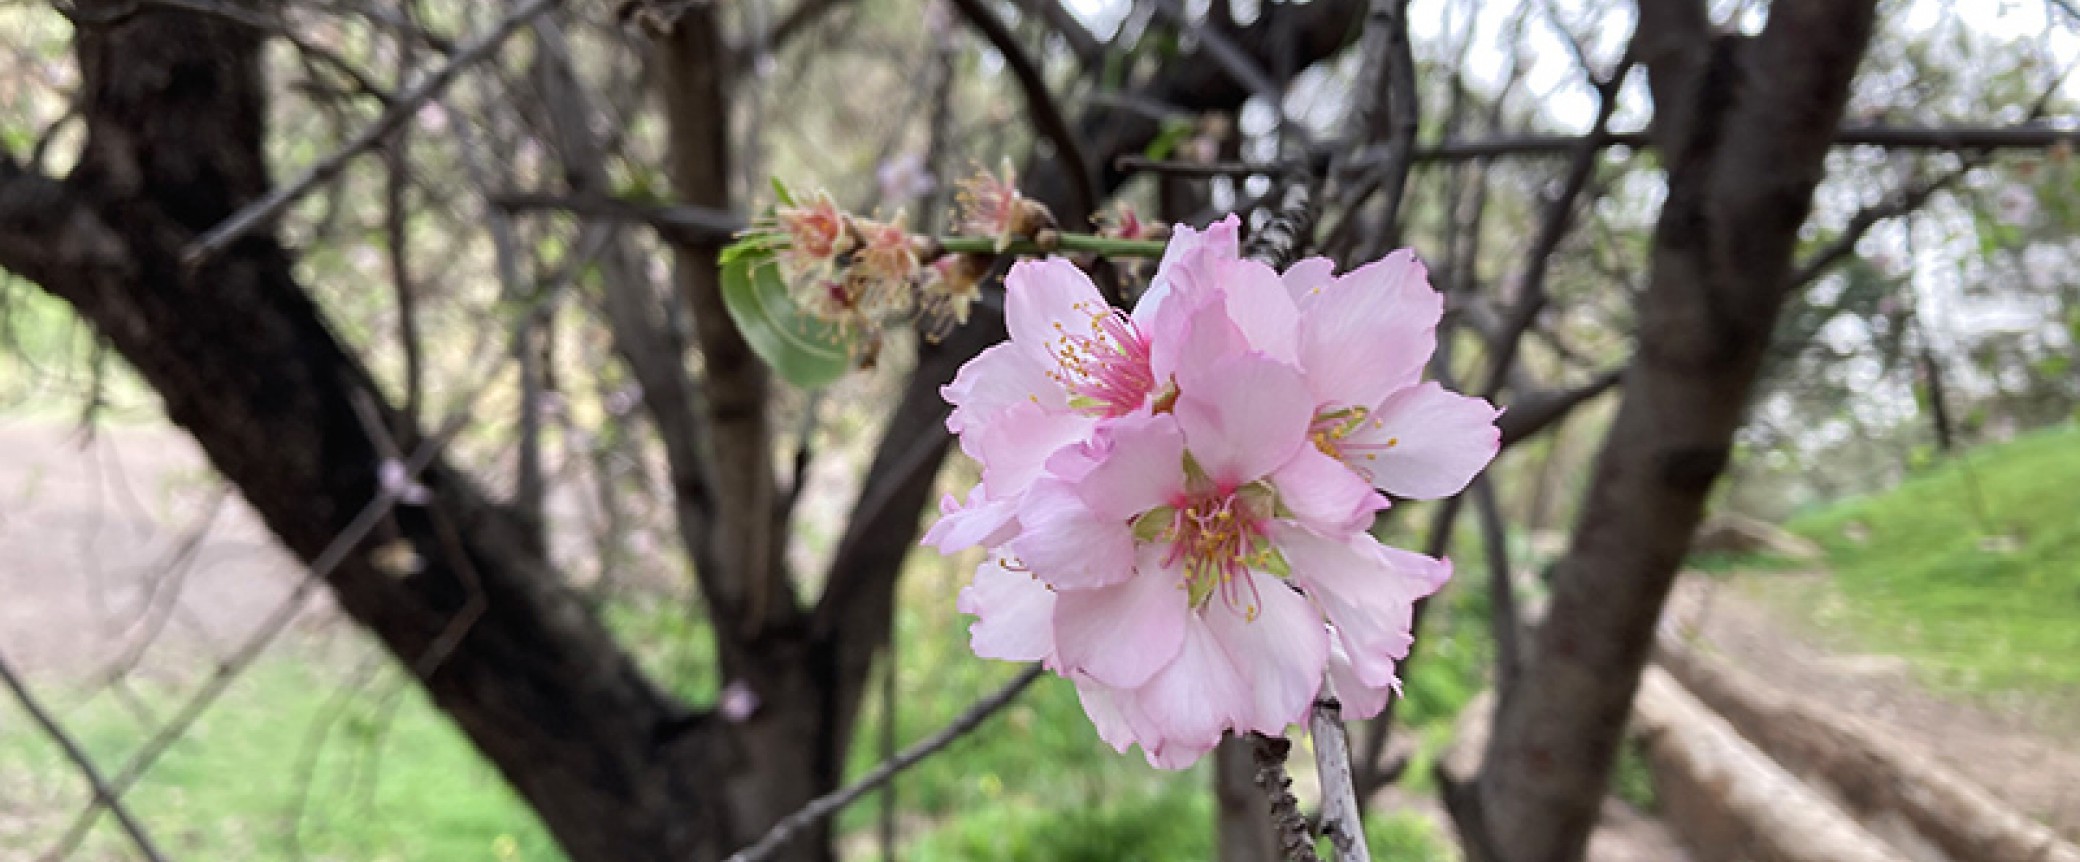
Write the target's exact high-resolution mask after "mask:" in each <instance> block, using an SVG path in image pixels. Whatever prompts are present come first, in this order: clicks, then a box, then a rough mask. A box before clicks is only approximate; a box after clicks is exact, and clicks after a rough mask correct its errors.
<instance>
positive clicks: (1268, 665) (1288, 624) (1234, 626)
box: [1201, 574, 1329, 736]
mask: <svg viewBox="0 0 2080 862" xmlns="http://www.w3.org/2000/svg"><path fill="white" fill-rule="evenodd" d="M1250 577H1252V578H1254V579H1255V580H1256V595H1257V598H1258V602H1259V604H1258V607H1257V613H1256V618H1255V619H1249V618H1246V617H1245V616H1244V615H1243V614H1242V613H1239V612H1237V611H1236V610H1235V609H1234V608H1230V607H1228V606H1227V605H1226V604H1225V603H1223V602H1220V601H1214V602H1209V603H1207V605H1206V607H1205V609H1204V610H1203V611H1202V612H1201V613H1202V616H1204V617H1205V619H1206V625H1207V627H1208V628H1210V629H1211V630H1212V631H1213V636H1214V639H1215V640H1218V641H1220V644H1221V648H1222V649H1224V650H1226V651H1227V653H1228V659H1229V661H1230V662H1232V663H1233V665H1234V667H1235V669H1236V671H1237V672H1239V673H1240V674H1241V676H1242V680H1243V683H1244V684H1245V686H1246V688H1247V690H1248V691H1249V692H1250V694H1251V700H1250V708H1249V709H1248V710H1247V713H1246V715H1245V716H1244V717H1243V718H1242V720H1241V721H1240V722H1239V725H1240V727H1241V728H1242V729H1248V730H1254V731H1256V732H1258V733H1262V734H1267V735H1272V736H1276V735H1278V734H1280V733H1284V732H1285V729H1286V727H1287V726H1288V725H1292V724H1302V723H1305V722H1306V721H1307V710H1308V708H1309V707H1310V706H1311V705H1312V704H1313V703H1314V696H1315V692H1316V690H1318V689H1319V688H1320V687H1321V684H1322V670H1323V664H1324V663H1325V662H1327V661H1328V659H1329V632H1328V629H1327V628H1325V627H1324V626H1323V625H1322V614H1321V612H1320V611H1317V610H1315V608H1314V605H1312V604H1309V603H1308V601H1307V599H1306V598H1305V597H1303V596H1301V595H1300V594H1299V593H1296V592H1294V591H1293V589H1292V587H1289V586H1287V585H1286V582H1285V581H1282V580H1279V579H1278V578H1275V577H1272V576H1269V575H1260V574H1251V575H1250Z"/></svg>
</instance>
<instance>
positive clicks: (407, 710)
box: [0, 655, 559, 862]
mask: <svg viewBox="0 0 2080 862" xmlns="http://www.w3.org/2000/svg"><path fill="white" fill-rule="evenodd" d="M341 676H343V674H341V673H339V672H337V671H335V670H321V669H319V668H318V667H317V666H315V665H313V664H310V663H306V662H303V661H300V660H298V658H297V657H294V656H288V655H284V656H282V657H279V658H275V659H270V660H267V661H264V662H262V663H261V664H259V665H257V666H255V667H254V668H253V669H252V671H250V672H249V673H248V675H247V676H246V677H245V678H244V679H242V680H240V681H239V683H238V684H237V686H235V687H234V688H232V689H231V690H230V692H229V693H228V694H227V695H226V696H225V697H224V699H223V700H222V701H220V702H219V703H218V704H217V705H216V706H215V707H214V708H213V709H211V710H210V711H209V712H207V713H205V715H204V716H203V718H202V720H201V722H200V723H198V724H197V725H196V726H195V727H194V729H193V731H192V732H190V733H189V734H188V735H187V736H186V737H185V738H183V739H182V740H181V741H180V742H178V743H177V744H175V745H174V746H173V748H172V749H170V750H169V751H168V752H167V753H166V755H165V757H164V758H163V759H161V760H160V761H159V763H158V765H157V766H155V767H154V768H153V769H152V771H151V772H150V773H148V774H147V775H146V777H145V780H144V781H143V782H142V783H141V784H140V785H139V786H138V788H137V790H135V791H134V792H133V793H131V794H130V796H129V797H128V804H129V805H130V807H131V809H132V811H133V812H134V813H135V814H136V815H137V816H138V817H139V819H140V820H142V821H143V822H144V823H146V824H147V826H148V828H149V829H150V830H151V831H152V834H153V837H154V839H155V840H156V841H157V842H158V843H159V844H160V845H161V847H162V849H164V850H165V851H166V852H167V853H168V854H170V855H171V856H173V857H175V858H182V859H285V858H293V856H294V854H293V852H292V845H291V844H290V838H289V824H290V823H291V821H292V819H295V818H293V812H294V810H295V801H296V799H297V798H298V789H299V787H300V786H301V780H300V776H301V775H303V774H308V775H309V776H311V781H310V785H309V787H310V793H309V797H308V804H307V805H306V806H305V807H304V811H303V816H302V817H301V818H300V820H297V821H296V822H297V824H298V826H297V829H296V835H297V838H298V839H299V841H300V844H301V846H302V852H303V858H305V859H310V860H340V862H349V860H351V862H410V861H411V860H428V862H431V860H450V859H453V860H477V859H482V860H498V862H510V860H547V859H555V858H559V854H558V853H557V852H556V850H555V847H554V844H553V842H551V841H550V839H549V837H548V835H547V833H546V832H545V831H544V830H543V829H542V828H541V826H540V825H539V823H538V822H537V821H536V820H535V818H534V816H533V814H531V813H530V812H529V811H528V809H527V808H526V806H525V805H523V804H522V803H521V802H520V800H519V799H518V798H517V797H515V795H514V794H513V793H512V791H511V790H509V789H508V788H507V787H506V785H505V783H504V781H503V780H502V779H501V778H500V777H499V776H498V774H497V773H496V772H495V771H493V770H492V769H491V768H490V766H489V765H488V764H486V763H485V762H484V761H483V760H482V759H481V758H479V757H478V756H477V755H476V753H475V752H474V751H473V750H472V749H470V747H469V746H468V744H467V743H466V742H465V741H464V740H463V739H462V737H461V735H460V733H459V732H457V731H456V730H455V729H454V727H453V726H452V725H450V724H449V723H448V722H447V721H446V720H445V719H444V718H442V717H441V716H440V715H439V714H438V713H437V712H436V711H435V710H434V709H433V708H432V707H431V706H430V705H429V704H428V703H427V702H426V700H425V699H424V698H423V697H422V696H421V695H420V694H419V693H418V691H417V689H415V688H410V687H405V688H401V689H393V688H392V687H391V686H392V685H393V684H394V678H391V679H387V680H380V681H378V683H377V684H376V685H375V686H372V687H371V688H370V690H369V694H367V695H366V696H362V697H358V698H351V699H345V700H341V699H336V697H335V695H336V693H337V692H338V686H339V683H338V679H339V678H340V677H341ZM184 690H185V689H184ZM389 691H396V692H397V695H396V697H395V698H394V699H393V698H390V697H383V696H381V695H382V693H384V692H389ZM146 694H147V695H148V696H149V697H151V699H152V701H153V702H154V703H157V704H171V703H173V702H174V697H175V695H174V694H173V693H172V692H170V691H168V692H161V691H156V690H151V689H149V688H148V689H147V692H146ZM47 696H48V697H49V699H50V700H52V701H53V702H54V706H55V707H56V708H58V709H61V710H62V713H63V714H62V715H61V719H62V720H63V721H64V723H65V724H66V726H67V727H68V728H69V729H71V730H72V732H73V733H75V734H76V735H77V736H78V737H79V738H80V740H81V742H82V744H83V745H85V746H86V747H87V748H88V749H89V750H90V751H91V753H92V754H93V755H94V756H95V758H96V759H97V761H98V762H99V763H100V764H102V765H103V771H104V772H113V771H115V769H116V767H117V765H118V764H120V763H121V762H122V760H123V758H126V757H128V756H129V754H130V752H132V751H134V750H135V749H136V748H137V747H138V745H140V744H141V743H142V741H143V739H144V737H145V735H146V733H147V732H148V729H147V727H146V724H145V722H144V721H142V720H141V717H140V716H138V715H136V714H135V713H133V712H131V711H129V710H128V709H126V708H125V707H123V706H122V705H121V704H119V703H118V702H117V701H116V700H115V698H114V697H113V696H112V695H110V694H108V693H105V692H104V693H102V694H99V695H96V696H93V697H91V698H88V699H86V700H84V701H79V700H74V701H72V702H70V703H68V702H66V698H65V697H64V696H63V694H62V693H60V692H57V691H52V692H50V693H49V694H48V695H47ZM342 704H345V706H344V708H342ZM161 708H162V709H163V708H164V707H163V706H162V707H161ZM321 715H334V716H336V720H334V721H332V722H331V723H330V725H329V726H330V731H329V734H328V736H327V738H326V741H325V744H324V745H323V746H322V747H318V748H316V749H313V748H312V747H311V745H310V740H311V739H312V738H313V728H314V727H316V726H317V725H318V718H319V716H321ZM314 750H315V752H316V759H315V760H314V761H312V760H309V759H308V758H310V756H311V753H312V752H313V751H314ZM309 763H314V766H305V765H304V764H309ZM0 788H6V789H5V790H4V791H0V798H5V799H8V800H9V802H8V805H7V806H6V807H7V809H8V812H7V813H6V814H5V815H0V820H5V821H15V822H12V823H8V824H7V828H5V829H4V830H0V858H10V859H12V858H29V857H31V856H32V855H33V854H35V853H38V852H41V851H42V850H43V849H45V848H46V847H47V846H49V844H50V842H52V841H54V840H55V839H56V838H57V836H58V835H59V834H60V833H61V832H62V831H63V830H64V828H65V825H66V823H67V821H69V819H70V813H71V811H73V810H75V809H76V807H77V805H78V804H79V802H81V801H83V800H84V798H85V793H84V789H83V788H82V787H81V786H80V782H79V780H78V777H77V775H76V773H74V772H73V770H72V768H71V766H70V764H69V763H67V762H66V761H65V760H64V758H63V756H62V755H61V754H60V752H59V751H58V750H57V749H56V747H55V746H53V745H51V744H50V743H49V742H48V741H47V740H45V739H44V738H43V737H42V736H41V735H39V734H38V733H37V732H36V731H35V730H34V728H32V727H31V726H29V724H28V722H27V717H26V716H25V715H24V714H22V713H21V712H20V711H19V710H18V709H17V708H16V706H15V705H14V702H13V701H12V700H11V699H9V700H6V701H5V703H4V705H0ZM17 818H19V820H18V819H17ZM132 855H133V854H132V853H131V851H130V850H129V849H128V845H127V842H126V841H125V839H124V838H123V837H122V836H121V834H120V833H119V832H118V831H117V830H116V828H115V827H114V825H113V823H112V822H111V821H110V820H109V819H108V818H105V817H104V818H103V819H102V822H101V824H100V825H99V826H98V827H97V828H96V830H95V833H94V835H93V836H92V837H91V838H90V840H89V841H88V844H87V846H86V849H85V852H84V853H82V854H81V855H80V856H79V857H78V858H81V859H109V858H119V859H127V858H132Z"/></svg>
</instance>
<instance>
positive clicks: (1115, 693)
mask: <svg viewBox="0 0 2080 862" xmlns="http://www.w3.org/2000/svg"><path fill="white" fill-rule="evenodd" d="M1074 680H1075V682H1076V697H1077V699H1078V700H1079V701H1081V702H1082V703H1083V714H1084V715H1087V716H1090V719H1091V726H1092V727H1095V728H1097V730H1098V738H1099V739H1102V740H1104V741H1105V744H1106V745H1110V746H1112V750H1113V751H1117V752H1119V753H1121V754H1125V753H1126V751H1127V747H1128V746H1131V745H1133V744H1135V743H1137V742H1140V741H1141V740H1143V739H1149V740H1151V741H1153V740H1154V739H1155V735H1154V729H1153V727H1152V726H1151V725H1150V724H1149V721H1148V717H1147V716H1145V715H1143V714H1142V713H1141V706H1140V704H1138V703H1136V702H1135V700H1134V693H1133V692H1132V691H1124V690H1121V689H1116V688H1113V687H1111V686H1108V685H1104V684H1102V683H1099V682H1097V681H1096V680H1093V679H1091V678H1089V677H1087V676H1081V675H1078V676H1076V677H1074Z"/></svg>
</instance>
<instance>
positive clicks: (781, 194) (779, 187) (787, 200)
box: [766, 177, 794, 207]
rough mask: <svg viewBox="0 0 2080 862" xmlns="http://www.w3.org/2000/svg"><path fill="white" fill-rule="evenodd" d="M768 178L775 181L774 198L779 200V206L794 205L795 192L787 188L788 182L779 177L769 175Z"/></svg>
mask: <svg viewBox="0 0 2080 862" xmlns="http://www.w3.org/2000/svg"><path fill="white" fill-rule="evenodd" d="M766 179H768V180H771V181H772V183H773V200H775V201H777V202H778V205H779V206H783V207H791V206H794V192H791V191H788V190H787V184H786V183H784V182H781V181H780V178H779V177H767V178H766Z"/></svg>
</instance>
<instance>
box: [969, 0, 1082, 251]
mask: <svg viewBox="0 0 2080 862" xmlns="http://www.w3.org/2000/svg"><path fill="white" fill-rule="evenodd" d="M952 2H953V5H954V8H956V9H959V10H960V12H961V15H962V16H963V17H966V18H967V19H968V23H969V24H971V25H973V26H974V27H975V29H976V30H978V31H980V32H981V33H982V37H983V38H984V39H987V40H989V43H990V45H991V46H993V47H995V48H996V49H997V53H998V54H999V55H1001V56H1003V58H1004V65H1005V67H1006V68H1008V69H1010V70H1011V75H1012V77H1014V78H1016V79H1017V80H1018V87H1019V90H1020V91H1022V92H1024V93H1025V97H1026V110H1027V111H1028V112H1029V113H1031V114H1032V115H1033V123H1034V125H1037V126H1039V127H1040V134H1041V136H1042V137H1045V138H1046V139H1047V141H1048V143H1050V144H1053V145H1054V155H1055V163H1056V164H1058V165H1060V166H1061V168H1062V172H1063V173H1065V174H1067V175H1068V177H1069V192H1070V196H1071V199H1072V200H1073V201H1074V202H1075V206H1076V209H1077V210H1078V211H1079V212H1077V213H1075V214H1073V215H1074V216H1075V217H1073V218H1068V219H1064V220H1063V223H1064V224H1076V223H1079V222H1081V221H1082V220H1083V219H1087V218H1089V217H1090V216H1091V214H1092V213H1095V212H1097V211H1098V186H1097V183H1096V181H1095V180H1093V179H1092V177H1091V163H1090V161H1089V160H1088V159H1086V158H1084V155H1083V144H1082V143H1080V142H1079V141H1078V139H1077V136H1076V132H1075V131H1074V130H1073V129H1071V128H1070V127H1069V121H1068V119H1067V118H1065V117H1064V116H1063V115H1062V107H1061V105H1060V104H1058V103H1056V102H1055V99H1054V94H1053V93H1051V92H1049V91H1048V89H1047V80H1046V79H1045V78H1044V77H1042V76H1041V74H1040V66H1039V64H1038V63H1035V62H1034V61H1033V57H1032V55H1031V54H1028V53H1026V49H1025V47H1024V46H1022V45H1020V44H1019V43H1018V37H1017V36H1016V35H1014V34H1013V33H1012V32H1011V28H1010V27H1007V26H1005V24H1004V22H1003V20H1002V19H1000V18H998V17H997V13H995V12H993V11H991V10H990V8H989V6H988V5H987V0H952Z"/></svg>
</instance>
